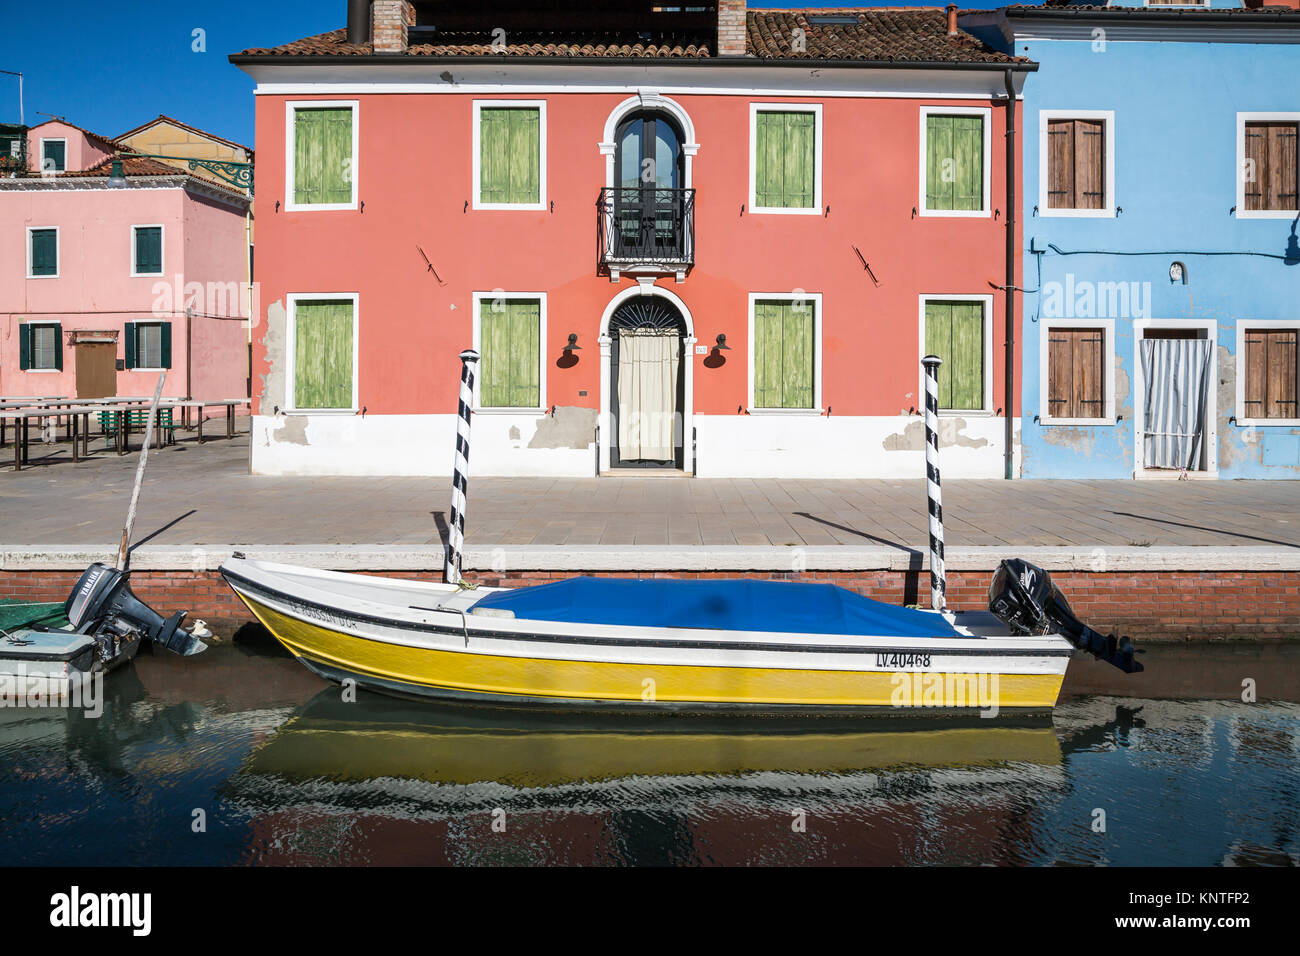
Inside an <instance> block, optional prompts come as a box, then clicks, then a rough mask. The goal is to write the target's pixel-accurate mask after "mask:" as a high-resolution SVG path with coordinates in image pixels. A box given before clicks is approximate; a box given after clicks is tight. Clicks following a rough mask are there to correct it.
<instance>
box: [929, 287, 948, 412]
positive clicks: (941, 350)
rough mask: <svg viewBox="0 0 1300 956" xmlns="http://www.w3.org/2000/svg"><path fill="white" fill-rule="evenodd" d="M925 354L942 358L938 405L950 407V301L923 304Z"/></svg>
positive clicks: (939, 370) (939, 371) (939, 374)
mask: <svg viewBox="0 0 1300 956" xmlns="http://www.w3.org/2000/svg"><path fill="white" fill-rule="evenodd" d="M925 354H926V355H937V356H939V358H941V359H943V364H942V365H940V366H939V369H938V373H937V374H938V377H939V382H938V385H939V407H940V408H952V363H951V356H952V303H950V302H927V303H926V304H925Z"/></svg>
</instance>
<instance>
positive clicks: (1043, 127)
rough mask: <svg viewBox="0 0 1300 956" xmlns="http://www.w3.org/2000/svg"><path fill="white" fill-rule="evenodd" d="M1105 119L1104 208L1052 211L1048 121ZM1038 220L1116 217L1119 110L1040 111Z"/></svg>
mask: <svg viewBox="0 0 1300 956" xmlns="http://www.w3.org/2000/svg"><path fill="white" fill-rule="evenodd" d="M1054 119H1063V120H1074V119H1087V120H1097V119H1099V120H1101V121H1102V123H1103V129H1104V131H1105V136H1106V158H1105V171H1104V173H1103V175H1104V176H1105V177H1106V201H1105V203H1104V204H1103V206H1102V208H1101V209H1049V208H1048V206H1047V187H1048V179H1047V165H1048V161H1049V159H1050V155H1051V149H1050V147H1049V145H1048V142H1047V122H1048V120H1054ZM1038 217H1039V218H1040V219H1057V218H1059V219H1114V218H1115V111H1114V110H1052V109H1041V110H1039V111H1038Z"/></svg>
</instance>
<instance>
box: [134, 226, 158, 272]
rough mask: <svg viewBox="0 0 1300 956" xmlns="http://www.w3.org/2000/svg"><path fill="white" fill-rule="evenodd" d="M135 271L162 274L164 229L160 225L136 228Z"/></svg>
mask: <svg viewBox="0 0 1300 956" xmlns="http://www.w3.org/2000/svg"><path fill="white" fill-rule="evenodd" d="M135 271H136V272H138V273H140V274H142V275H161V274H162V229H160V228H159V227H157V226H146V227H142V228H139V229H136V230H135Z"/></svg>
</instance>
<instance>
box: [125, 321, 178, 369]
mask: <svg viewBox="0 0 1300 956" xmlns="http://www.w3.org/2000/svg"><path fill="white" fill-rule="evenodd" d="M167 322H168V320H167V319H144V320H142V321H138V322H132V323H131V326H132V328H131V334H132V335H134V336H135V341H134V342H132V343H131V347H132V348H133V349H134V350H135V356H136V358H137V359H139V358H140V326H142V325H156V326H158V357H159V358H162V327H163V326H164V325H166V324H167ZM126 371H128V372H166V371H167V369H166V368H165V367H164V366H162V365H158V366H153V365H137V366H136V367H135V368H129V369H127V370H126Z"/></svg>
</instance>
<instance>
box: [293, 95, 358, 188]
mask: <svg viewBox="0 0 1300 956" xmlns="http://www.w3.org/2000/svg"><path fill="white" fill-rule="evenodd" d="M344 108H347V109H350V110H352V201H351V202H345V203H297V202H294V199H293V197H294V192H295V188H296V187H295V183H294V151H295V149H296V148H297V144H296V143H295V133H296V131H297V130H296V127H297V123H296V122H295V114H296V113H297V112H298V110H303V109H344ZM360 182H361V103H360V101H359V100H288V101H287V102H286V103H285V104H284V209H285V212H331V211H335V210H341V209H356V208H357V192H358V188H359V187H358V184H359V183H360Z"/></svg>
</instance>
